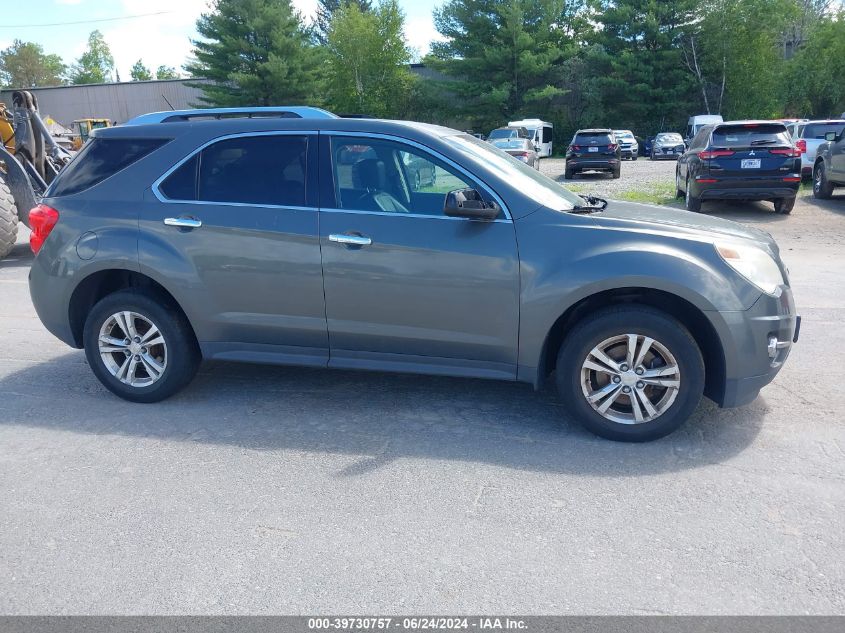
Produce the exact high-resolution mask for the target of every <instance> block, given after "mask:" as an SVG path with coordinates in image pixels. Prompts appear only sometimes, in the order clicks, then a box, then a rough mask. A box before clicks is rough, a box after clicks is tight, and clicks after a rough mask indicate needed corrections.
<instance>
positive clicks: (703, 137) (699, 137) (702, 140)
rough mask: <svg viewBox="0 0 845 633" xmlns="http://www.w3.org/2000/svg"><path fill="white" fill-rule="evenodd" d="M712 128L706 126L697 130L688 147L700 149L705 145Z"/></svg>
mask: <svg viewBox="0 0 845 633" xmlns="http://www.w3.org/2000/svg"><path fill="white" fill-rule="evenodd" d="M712 129H713V128H711V127H709V126H706V127H703V128H701V130H699V132H698V134H696V135H695V138H694V139H692V142H691V143H690V149H702V148H703V147H704V146H705V145H707V138H708V137H709V136H710V131H711V130H712Z"/></svg>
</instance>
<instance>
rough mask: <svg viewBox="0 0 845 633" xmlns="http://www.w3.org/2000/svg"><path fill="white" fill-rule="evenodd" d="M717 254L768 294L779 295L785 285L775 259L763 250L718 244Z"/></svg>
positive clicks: (754, 247) (753, 247)
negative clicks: (779, 290)
mask: <svg viewBox="0 0 845 633" xmlns="http://www.w3.org/2000/svg"><path fill="white" fill-rule="evenodd" d="M715 246H716V252H718V253H719V255H720V256H721V257H722V259H724V260H725V263H727V264H728V266H730V267H731V268H733V269H734V270H735V271H736V272H738V273H739V274H740V275H742V276H743V277H745V278H746V279H747V280H748V281H750V282H751V283H752V284H754V285H755V286H757V287H758V288H759V289H760V290H762V291H763V292H765V293H766V294H770V295H774V294H776V293H777V289H778V286H780V285H781V284H783V283H784V280H783V275H782V274H781V272H780V268H779V267H778V265H777V263H776V262H775V260H774V258H773V257H772V256H771V255H769V253H768V252H766V251H764V250H763V249H762V248H757V247H756V246H746V245H739V244H716V245H715Z"/></svg>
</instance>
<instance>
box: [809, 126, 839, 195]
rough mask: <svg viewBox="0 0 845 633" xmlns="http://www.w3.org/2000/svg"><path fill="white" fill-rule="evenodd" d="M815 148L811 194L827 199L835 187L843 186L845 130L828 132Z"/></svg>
mask: <svg viewBox="0 0 845 633" xmlns="http://www.w3.org/2000/svg"><path fill="white" fill-rule="evenodd" d="M825 141H826V142H825V143H822V144H821V145H820V146H819V148H818V150H816V162H815V164H814V165H813V195H814V196H815V197H816V198H819V199H821V200H827V199H829V198H830V197H831V196H832V195H833V190H834V188H835V187H845V131H842V132H839V134H837V133H836V132H828V133H827V134H826V135H825Z"/></svg>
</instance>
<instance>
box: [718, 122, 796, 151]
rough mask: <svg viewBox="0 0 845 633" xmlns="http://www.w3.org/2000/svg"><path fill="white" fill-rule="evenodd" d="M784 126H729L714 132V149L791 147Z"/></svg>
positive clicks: (790, 140)
mask: <svg viewBox="0 0 845 633" xmlns="http://www.w3.org/2000/svg"><path fill="white" fill-rule="evenodd" d="M791 144H792V139H791V138H790V136H789V133H788V132H787V131H786V127H785V126H783V125H727V126H721V127H718V128H716V129H715V130H714V131H713V140H712V141H711V145H712V146H713V147H752V146H754V145H791Z"/></svg>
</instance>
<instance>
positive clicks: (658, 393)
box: [581, 334, 681, 424]
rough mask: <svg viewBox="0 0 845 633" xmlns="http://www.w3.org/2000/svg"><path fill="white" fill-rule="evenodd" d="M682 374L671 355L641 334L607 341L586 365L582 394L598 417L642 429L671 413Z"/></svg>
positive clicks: (662, 346)
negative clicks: (635, 425) (640, 425)
mask: <svg viewBox="0 0 845 633" xmlns="http://www.w3.org/2000/svg"><path fill="white" fill-rule="evenodd" d="M680 386H681V370H680V367H679V366H678V362H677V361H676V360H675V357H674V356H673V355H672V353H671V352H670V351H669V349H668V348H667V347H666V346H665V345H663V344H662V343H660V342H659V341H657V340H655V339H653V338H651V337H648V336H643V335H640V334H620V335H618V336H613V337H611V338H608V339H605V340H603V341H602V342H601V343H599V344H598V345H596V346H595V347H594V348H593V349H592V350H591V351H590V352H589V354H587V357H586V358H585V359H584V361H583V363H582V364H581V391H582V393H583V394H584V398H586V400H587V403H588V404H589V405H590V406H591V407H592V408H593V410H595V411H596V412H597V413H599V415H601V416H602V417H604V418H605V419H606V420H609V421H611V422H617V423H619V424H642V423H645V422H651V421H653V420H656V419H657V418H659V417H660V416H661V415H663V414H664V413H666V411H668V410H669V408H670V407H671V406H672V404H673V403H674V402H675V399H676V398H677V396H678V391H679V389H680Z"/></svg>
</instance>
